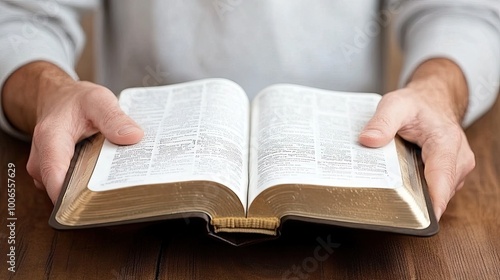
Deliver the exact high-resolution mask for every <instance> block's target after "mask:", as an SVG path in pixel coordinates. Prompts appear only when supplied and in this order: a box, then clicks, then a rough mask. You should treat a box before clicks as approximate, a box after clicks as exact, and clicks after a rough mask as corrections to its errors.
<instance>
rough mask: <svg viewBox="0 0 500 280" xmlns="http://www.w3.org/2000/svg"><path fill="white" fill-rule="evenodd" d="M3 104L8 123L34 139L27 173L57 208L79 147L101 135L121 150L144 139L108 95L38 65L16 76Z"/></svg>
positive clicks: (6, 87)
mask: <svg viewBox="0 0 500 280" xmlns="http://www.w3.org/2000/svg"><path fill="white" fill-rule="evenodd" d="M2 98H3V99H2V104H3V108H4V112H5V114H6V116H7V118H8V119H9V121H10V122H11V123H12V124H13V125H14V126H15V127H17V128H18V129H20V130H22V131H24V132H26V133H30V134H31V133H32V134H33V140H32V145H31V152H30V157H29V160H28V165H27V170H28V173H29V174H30V175H31V176H32V177H33V179H34V182H35V186H37V187H38V188H41V189H46V191H47V193H48V195H49V197H50V199H51V200H52V202H55V201H56V200H57V198H58V196H59V193H60V192H61V187H62V184H63V181H64V177H65V175H66V172H67V170H68V168H69V164H70V161H71V158H72V156H73V153H74V149H75V144H76V143H77V142H78V141H80V140H82V139H84V138H86V137H89V136H91V135H93V134H95V133H97V132H98V131H100V132H101V133H103V135H104V136H105V137H106V138H107V139H108V140H110V141H111V142H114V143H116V144H123V145H126V144H134V143H137V142H138V141H139V140H140V139H141V138H142V137H143V131H142V130H141V129H140V128H139V126H138V125H137V124H136V123H135V122H134V121H133V120H132V119H130V118H129V117H128V116H127V115H125V114H124V113H123V112H122V110H121V109H120V108H119V106H118V102H117V99H116V97H115V95H114V94H113V93H112V92H111V91H109V90H108V89H106V88H104V87H102V86H99V85H96V84H92V83H89V82H78V81H75V80H73V79H72V78H71V77H70V76H68V75H67V74H66V73H65V72H63V71H62V70H61V69H59V68H58V67H56V66H54V65H53V64H50V63H47V62H34V63H31V64H28V65H26V66H23V67H22V68H20V69H18V70H17V71H16V72H14V73H13V74H12V75H11V76H10V77H9V79H8V80H7V82H6V83H5V85H4V88H3V92H2Z"/></svg>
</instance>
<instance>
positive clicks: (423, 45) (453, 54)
mask: <svg viewBox="0 0 500 280" xmlns="http://www.w3.org/2000/svg"><path fill="white" fill-rule="evenodd" d="M395 26H396V31H397V36H398V39H399V42H400V44H401V46H402V48H403V52H404V54H405V60H404V64H403V70H402V74H401V77H400V86H403V85H404V84H406V83H407V82H408V80H409V78H410V77H411V75H412V73H413V71H414V70H415V69H416V68H417V67H418V66H419V65H420V64H421V63H423V62H424V61H426V60H428V59H431V58H437V57H442V58H448V59H450V60H452V61H454V62H455V63H456V64H457V65H458V66H459V67H460V68H461V70H462V72H463V73H464V75H465V78H466V80H467V84H468V88H469V106H468V108H467V112H466V115H465V118H464V121H463V124H462V125H463V126H464V127H466V126H469V125H470V124H471V123H473V122H474V121H475V120H476V119H478V118H479V117H480V116H482V115H483V114H484V113H485V112H486V111H487V110H488V109H490V108H491V106H492V105H493V104H494V102H495V100H496V96H497V93H498V90H499V80H500V1H498V0H475V1H470V0H440V1H436V0H408V1H406V2H405V3H404V4H403V5H402V7H401V9H400V11H399V14H398V17H397V20H396V25H395Z"/></svg>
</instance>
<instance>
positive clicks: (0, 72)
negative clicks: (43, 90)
mask: <svg viewBox="0 0 500 280" xmlns="http://www.w3.org/2000/svg"><path fill="white" fill-rule="evenodd" d="M97 4H98V0H59V1H55V0H47V1H32V0H24V1H20V0H18V1H8V0H1V1H0V90H1V89H2V88H3V85H4V83H5V81H6V80H7V78H8V77H9V76H10V75H11V74H12V73H13V72H14V71H15V70H17V69H18V68H20V67H21V66H23V65H26V64H27V63H30V62H33V61H39V60H42V61H48V62H51V63H53V64H55V65H57V66H58V67H60V68H61V69H63V70H64V71H66V72H67V73H68V74H69V75H71V76H72V77H74V78H75V79H77V75H76V73H75V70H74V65H75V61H76V59H77V58H78V56H79V54H80V52H81V50H82V48H83V45H84V34H83V31H82V29H81V27H80V25H79V20H80V13H81V12H83V11H85V10H88V9H91V8H94V7H95V6H96V5H97ZM0 92H1V91H0ZM1 100H2V98H1V96H0V127H1V128H2V129H3V130H4V131H6V132H7V133H9V134H11V135H12V136H15V137H17V138H20V139H25V140H28V139H29V137H28V136H27V135H24V134H22V133H20V132H19V131H17V130H16V129H14V128H13V127H12V126H11V125H10V123H9V122H8V120H7V118H6V117H5V115H4V113H3V110H2V108H3V107H2V104H1Z"/></svg>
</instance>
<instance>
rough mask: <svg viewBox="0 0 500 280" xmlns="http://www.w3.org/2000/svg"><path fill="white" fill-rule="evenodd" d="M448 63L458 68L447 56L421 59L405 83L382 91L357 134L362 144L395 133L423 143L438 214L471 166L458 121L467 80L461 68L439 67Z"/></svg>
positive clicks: (379, 141)
mask: <svg viewBox="0 0 500 280" xmlns="http://www.w3.org/2000/svg"><path fill="white" fill-rule="evenodd" d="M450 64H452V65H450ZM448 67H455V69H454V70H458V71H460V69H459V68H458V67H457V66H456V65H455V64H454V63H453V62H451V61H448V60H445V59H437V60H434V61H433V60H430V61H428V62H426V63H424V64H422V65H421V66H420V67H419V68H418V69H417V70H416V72H415V73H414V75H413V77H412V80H411V81H410V83H408V85H407V86H406V87H405V88H403V89H399V90H396V91H393V92H390V93H387V94H386V95H384V96H383V98H382V100H381V101H380V103H379V105H378V108H377V111H376V113H375V115H374V116H373V117H372V119H371V120H370V121H369V122H368V124H367V125H366V127H365V128H364V130H363V131H362V132H361V134H360V136H359V141H360V143H361V144H363V145H365V146H369V147H380V146H384V145H386V144H387V143H389V142H390V141H391V140H392V139H393V138H394V136H395V135H396V133H397V134H399V135H400V136H401V137H402V138H403V139H405V140H407V141H409V142H412V143H415V144H417V145H419V146H420V147H421V148H422V159H423V161H424V165H425V171H424V174H425V178H426V181H427V184H428V186H429V193H430V196H431V200H432V204H433V208H434V212H435V214H436V217H437V219H438V220H439V219H440V218H441V216H442V214H443V212H444V211H445V209H446V206H447V204H448V202H449V201H450V199H451V198H452V197H453V195H454V194H455V192H456V191H458V190H459V189H460V188H462V186H463V185H464V179H465V177H466V175H467V174H468V173H469V172H471V171H472V169H473V168H474V166H475V159H474V154H473V152H472V150H471V148H470V146H469V143H468V142H467V138H466V136H465V133H464V131H463V129H462V127H461V120H462V118H463V115H464V113H465V108H466V107H467V85H466V83H465V78H463V75H462V74H461V72H459V73H460V74H459V75H453V74H450V73H453V72H450V71H449V70H450V69H443V68H448ZM443 75H444V76H443ZM460 78H462V80H460Z"/></svg>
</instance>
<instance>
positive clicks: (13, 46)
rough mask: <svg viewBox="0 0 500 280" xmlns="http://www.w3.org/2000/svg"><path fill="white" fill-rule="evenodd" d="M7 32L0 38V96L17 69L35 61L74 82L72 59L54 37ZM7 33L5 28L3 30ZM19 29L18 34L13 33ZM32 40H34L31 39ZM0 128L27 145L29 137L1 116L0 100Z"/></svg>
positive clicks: (40, 32) (46, 33)
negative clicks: (58, 71) (63, 72)
mask: <svg viewBox="0 0 500 280" xmlns="http://www.w3.org/2000/svg"><path fill="white" fill-rule="evenodd" d="M15 27H17V26H13V28H12V29H9V30H10V32H9V34H0V64H1V66H0V94H1V91H2V90H1V89H3V86H4V84H5V81H6V80H7V79H8V78H9V76H10V75H11V74H12V73H13V72H14V71H16V70H17V69H19V68H20V67H22V66H24V65H26V64H28V63H30V62H34V61H47V62H50V63H53V64H55V65H56V66H58V67H59V68H61V69H62V70H63V71H65V72H66V73H68V74H69V75H70V76H71V77H73V78H74V79H77V74H76V72H75V71H74V67H73V60H74V59H73V57H69V56H68V55H67V54H68V53H71V52H68V51H67V50H66V49H65V48H64V46H63V45H62V44H61V43H60V42H59V41H60V40H59V39H58V38H57V35H55V34H54V33H52V32H50V31H46V30H43V29H36V30H34V31H32V32H34V34H30V35H29V36H27V35H26V34H25V32H24V33H23V30H21V28H15ZM2 29H3V30H6V28H2ZM16 29H19V30H16ZM32 36H33V37H34V38H32ZM0 128H2V129H3V130H4V131H5V132H7V133H8V134H10V135H11V136H14V137H16V138H18V139H22V140H25V141H29V140H30V139H31V136H29V135H27V134H25V133H22V132H21V131H19V130H17V129H16V128H14V127H13V126H12V125H11V124H10V122H9V121H8V120H7V117H6V116H5V114H4V112H3V105H2V98H1V96H0Z"/></svg>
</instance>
